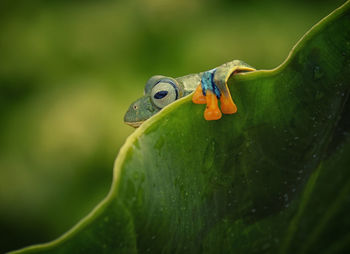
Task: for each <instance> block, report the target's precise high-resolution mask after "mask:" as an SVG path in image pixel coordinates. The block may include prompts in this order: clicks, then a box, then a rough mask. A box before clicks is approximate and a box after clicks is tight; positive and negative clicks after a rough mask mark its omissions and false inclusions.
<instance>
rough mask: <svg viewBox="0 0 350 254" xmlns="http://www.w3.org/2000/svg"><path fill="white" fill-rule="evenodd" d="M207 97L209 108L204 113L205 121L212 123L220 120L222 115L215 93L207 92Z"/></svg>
mask: <svg viewBox="0 0 350 254" xmlns="http://www.w3.org/2000/svg"><path fill="white" fill-rule="evenodd" d="M205 97H206V103H207V107H206V109H205V111H204V118H205V120H208V121H210V120H218V119H220V118H221V115H222V114H221V111H220V109H219V107H218V98H217V95H216V94H215V93H214V92H213V91H211V90H207V91H206V95H205Z"/></svg>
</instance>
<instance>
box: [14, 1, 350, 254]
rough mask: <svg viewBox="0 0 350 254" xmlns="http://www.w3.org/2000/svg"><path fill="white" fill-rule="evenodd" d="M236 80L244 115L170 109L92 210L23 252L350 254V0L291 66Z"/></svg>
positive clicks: (181, 105) (144, 132) (140, 138)
mask: <svg viewBox="0 0 350 254" xmlns="http://www.w3.org/2000/svg"><path fill="white" fill-rule="evenodd" d="M230 83H231V84H230V87H231V92H232V95H233V98H234V100H235V102H236V104H237V106H238V110H239V112H238V113H237V114H235V115H228V116H224V117H223V119H221V120H220V121H213V122H206V121H205V120H204V119H203V110H204V108H203V107H201V106H198V105H194V104H192V103H191V98H190V97H186V98H184V99H181V100H179V101H178V102H176V103H174V104H172V105H170V106H169V107H166V108H165V109H164V110H162V111H161V112H160V113H159V114H157V115H156V116H154V117H152V118H151V119H149V120H148V121H147V122H146V123H144V124H143V126H142V127H140V128H139V129H138V130H136V131H135V133H134V134H133V135H131V136H130V137H129V138H128V140H127V142H126V143H125V145H124V146H123V148H122V149H121V151H120V153H119V156H118V158H117V160H116V163H115V168H114V180H113V185H112V188H111V191H110V193H109V195H108V196H107V197H106V199H105V200H103V201H102V202H101V203H100V204H99V205H98V206H97V207H96V208H95V209H94V211H92V212H91V214H90V215H89V216H87V217H86V218H84V219H83V220H82V221H81V222H80V223H79V224H78V225H76V226H75V227H74V228H73V229H72V230H71V231H69V232H68V233H66V234H65V235H63V236H62V237H60V238H59V239H57V240H55V241H53V242H51V243H47V244H41V245H36V246H32V247H28V248H25V249H23V250H19V251H17V252H14V253H38V252H46V253H112V252H115V253H147V252H151V253H339V252H345V251H346V250H347V251H349V250H350V233H349V230H348V229H349V227H350V219H349V216H348V214H349V211H350V198H349V197H350V171H349V169H348V168H349V165H350V156H349V155H350V137H349V131H350V117H349V116H350V102H349V93H350V2H349V1H348V2H346V3H345V4H344V5H343V6H342V7H340V8H338V9H337V10H335V11H334V12H333V13H332V14H330V15H329V16H328V17H326V18H325V19H324V20H322V21H321V22H320V23H318V24H317V25H316V26H314V27H313V28H312V29H311V30H310V31H309V32H308V33H307V34H306V35H305V36H304V37H303V38H302V40H301V41H300V42H299V43H298V44H297V45H296V46H295V48H294V49H293V50H292V52H291V54H290V56H289V57H288V58H287V60H286V61H285V62H284V63H283V64H282V65H281V66H279V67H278V68H276V69H274V70H271V71H256V72H254V73H248V74H242V75H235V76H234V77H233V78H231V79H230Z"/></svg>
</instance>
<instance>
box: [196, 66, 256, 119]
mask: <svg viewBox="0 0 350 254" xmlns="http://www.w3.org/2000/svg"><path fill="white" fill-rule="evenodd" d="M232 63H233V64H232ZM253 70H255V69H254V68H252V67H250V66H237V65H236V64H235V63H234V62H230V63H228V64H224V65H222V66H220V67H218V68H215V69H213V70H210V71H206V72H204V73H203V75H202V78H201V82H200V84H199V85H198V87H197V89H196V90H195V92H194V94H193V97H192V101H193V102H194V103H196V104H207V107H206V109H205V111H204V118H205V120H208V121H210V120H218V119H220V118H221V116H222V113H223V114H234V113H236V112H237V106H236V104H235V103H234V102H233V100H232V97H231V93H230V90H229V89H228V86H227V80H228V79H229V77H230V76H231V75H232V74H234V73H238V72H243V71H253ZM218 100H220V107H221V111H220V109H219V106H218ZM221 112H222V113H221Z"/></svg>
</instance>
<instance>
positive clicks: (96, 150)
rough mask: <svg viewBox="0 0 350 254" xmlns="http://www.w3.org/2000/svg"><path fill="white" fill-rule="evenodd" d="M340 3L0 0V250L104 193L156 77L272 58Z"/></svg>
mask: <svg viewBox="0 0 350 254" xmlns="http://www.w3.org/2000/svg"><path fill="white" fill-rule="evenodd" d="M343 2H345V1H344V0H329V1H320V0H318V1H303V0H300V1H296V0H294V1H287V0H278V1H276V0H265V1H261V0H256V1H253V0H250V1H249V0H246V1H229V0H221V1H218V0H202V1H201V0H192V1H189V0H124V1H114V0H100V1H92V0H91V1H83V0H80V1H68V0H51V1H44V0H31V1H26V0H22V1H20V0H19V1H18V0H17V1H13V0H1V2H0V230H1V231H0V232H1V236H0V253H3V252H5V251H8V250H13V249H16V248H20V247H23V246H26V245H28V244H33V243H39V242H45V241H49V240H52V239H54V238H56V237H58V236H59V235H60V234H62V233H64V232H65V231H67V230H68V229H69V228H71V227H72V226H73V225H74V224H75V223H77V222H78V221H79V219H81V218H82V217H83V216H85V215H86V214H87V213H88V212H89V211H90V210H91V209H92V208H93V207H94V206H95V205H96V204H97V203H98V202H99V201H100V200H101V199H102V198H103V197H104V196H105V195H106V194H107V193H108V190H109V188H110V184H111V181H112V169H113V162H114V160H115V158H116V156H117V154H118V150H119V148H120V147H121V146H122V144H123V142H124V141H125V139H126V138H127V136H128V135H130V134H131V133H132V132H133V129H132V128H131V127H128V126H126V125H124V124H123V115H124V112H125V111H126V110H127V108H128V106H129V104H130V103H131V102H132V101H133V100H135V99H136V98H137V97H139V96H141V95H142V93H143V86H144V84H145V82H146V81H147V79H148V78H149V77H150V76H152V75H154V74H164V75H168V76H173V77H178V76H182V75H186V74H189V73H195V72H200V71H204V70H207V69H210V68H213V67H215V66H217V65H220V64H222V63H224V62H226V61H229V60H232V59H241V60H244V61H246V62H247V63H249V64H250V65H252V66H254V67H256V68H258V69H271V68H274V67H276V66H278V65H279V64H280V63H281V62H282V61H283V60H284V59H285V58H286V57H287V55H288V53H289V51H290V49H291V48H292V47H293V45H294V44H295V43H296V42H297V41H298V40H299V39H300V37H301V36H302V35H303V34H304V33H305V32H306V31H307V30H308V29H309V28H310V27H311V26H312V25H313V24H315V23H316V22H317V21H319V20H320V19H321V18H323V17H324V16H325V15H327V14H328V13H329V12H331V11H332V10H333V9H335V8H336V7H338V6H339V5H341V4H342V3H343Z"/></svg>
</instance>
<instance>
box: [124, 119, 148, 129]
mask: <svg viewBox="0 0 350 254" xmlns="http://www.w3.org/2000/svg"><path fill="white" fill-rule="evenodd" d="M143 122H144V121H139V122H125V123H126V124H127V125H130V126H131V127H134V128H138V127H139V126H140V125H141V124H142V123H143Z"/></svg>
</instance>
